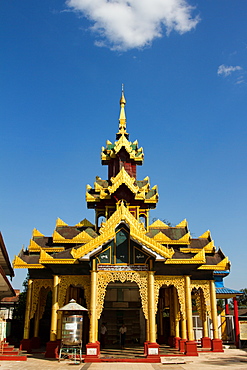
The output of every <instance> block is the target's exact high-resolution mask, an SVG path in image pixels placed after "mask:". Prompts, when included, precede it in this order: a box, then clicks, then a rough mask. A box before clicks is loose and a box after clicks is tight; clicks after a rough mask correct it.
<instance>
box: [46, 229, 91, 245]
mask: <svg viewBox="0 0 247 370" xmlns="http://www.w3.org/2000/svg"><path fill="white" fill-rule="evenodd" d="M52 237H53V243H76V244H80V243H88V242H89V241H90V240H92V239H94V238H93V237H92V236H90V235H89V234H88V233H87V232H86V231H82V232H80V233H79V234H78V235H76V236H75V237H74V238H72V239H66V238H64V237H63V236H62V235H61V234H59V233H58V232H57V231H56V230H55V231H54V232H53V235H52Z"/></svg>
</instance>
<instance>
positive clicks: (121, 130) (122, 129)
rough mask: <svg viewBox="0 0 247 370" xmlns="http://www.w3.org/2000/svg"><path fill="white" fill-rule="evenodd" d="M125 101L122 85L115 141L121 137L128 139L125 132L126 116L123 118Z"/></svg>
mask: <svg viewBox="0 0 247 370" xmlns="http://www.w3.org/2000/svg"><path fill="white" fill-rule="evenodd" d="M125 104H126V100H125V97H124V84H122V95H121V98H120V115H119V131H118V133H117V139H119V138H120V137H121V136H122V135H125V136H126V137H128V134H127V132H126V116H125V110H124V107H125Z"/></svg>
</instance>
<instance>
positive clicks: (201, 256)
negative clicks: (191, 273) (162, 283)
mask: <svg viewBox="0 0 247 370" xmlns="http://www.w3.org/2000/svg"><path fill="white" fill-rule="evenodd" d="M205 262H206V258H205V252H204V250H203V249H202V250H201V251H199V252H198V253H197V254H196V255H195V256H194V257H192V258H190V259H186V258H184V259H182V258H181V259H176V258H174V259H167V260H166V261H165V262H164V263H165V264H166V265H178V264H179V265H180V264H182V265H188V264H202V263H205Z"/></svg>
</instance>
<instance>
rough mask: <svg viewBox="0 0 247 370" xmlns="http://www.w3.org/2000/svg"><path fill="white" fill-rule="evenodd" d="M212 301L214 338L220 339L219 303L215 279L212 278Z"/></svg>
mask: <svg viewBox="0 0 247 370" xmlns="http://www.w3.org/2000/svg"><path fill="white" fill-rule="evenodd" d="M210 303H211V316H212V322H213V339H219V331H218V318H217V303H216V292H215V284H214V280H210Z"/></svg>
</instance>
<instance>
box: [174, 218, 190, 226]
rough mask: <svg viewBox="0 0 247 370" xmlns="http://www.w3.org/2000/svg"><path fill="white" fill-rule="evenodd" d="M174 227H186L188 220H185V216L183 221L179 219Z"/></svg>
mask: <svg viewBox="0 0 247 370" xmlns="http://www.w3.org/2000/svg"><path fill="white" fill-rule="evenodd" d="M175 227H177V228H185V227H188V222H187V220H186V218H185V219H184V220H183V221H181V222H180V223H179V224H177V225H176V226H175Z"/></svg>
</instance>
